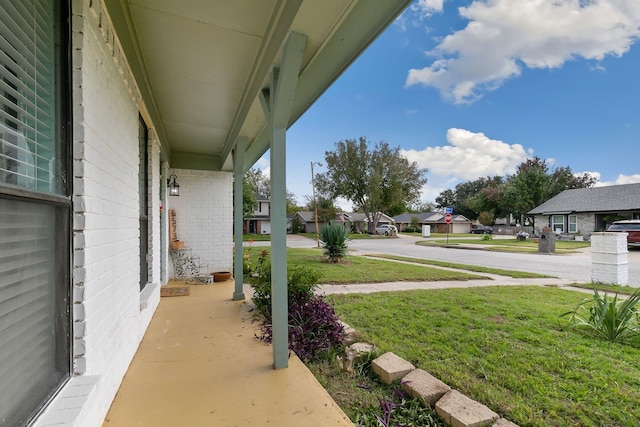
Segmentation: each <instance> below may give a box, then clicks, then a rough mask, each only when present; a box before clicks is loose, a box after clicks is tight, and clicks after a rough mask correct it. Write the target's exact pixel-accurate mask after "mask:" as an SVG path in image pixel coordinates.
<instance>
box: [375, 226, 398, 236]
mask: <svg viewBox="0 0 640 427" xmlns="http://www.w3.org/2000/svg"><path fill="white" fill-rule="evenodd" d="M392 232H393V233H397V232H398V229H397V228H396V226H395V225H391V224H380V225H379V226H377V227H376V234H384V235H385V236H388V235H390V234H391V233H392Z"/></svg>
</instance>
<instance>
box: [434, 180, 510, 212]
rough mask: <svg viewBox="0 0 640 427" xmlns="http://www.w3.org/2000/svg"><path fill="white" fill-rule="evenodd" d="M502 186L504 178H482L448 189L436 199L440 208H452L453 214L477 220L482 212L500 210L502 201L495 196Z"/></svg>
mask: <svg viewBox="0 0 640 427" xmlns="http://www.w3.org/2000/svg"><path fill="white" fill-rule="evenodd" d="M501 185H502V177H499V176H495V177H486V178H484V177H481V178H478V179H476V180H473V181H465V182H461V183H459V184H458V185H456V187H455V190H451V189H447V190H444V191H443V192H441V193H440V195H439V196H438V197H437V198H436V203H437V205H438V207H440V208H444V207H451V208H453V212H454V213H456V214H459V215H464V216H466V217H467V218H469V219H476V218H477V217H478V214H479V213H480V212H481V211H494V212H495V211H497V210H499V206H500V202H501V200H499V199H496V197H495V195H496V193H497V192H498V191H499V188H500V187H501Z"/></svg>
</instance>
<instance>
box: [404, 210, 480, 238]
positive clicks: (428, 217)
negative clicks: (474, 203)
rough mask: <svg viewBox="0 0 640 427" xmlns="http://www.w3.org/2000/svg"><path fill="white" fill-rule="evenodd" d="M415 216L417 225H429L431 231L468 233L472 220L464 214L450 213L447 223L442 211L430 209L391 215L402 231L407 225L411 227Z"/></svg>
mask: <svg viewBox="0 0 640 427" xmlns="http://www.w3.org/2000/svg"><path fill="white" fill-rule="evenodd" d="M415 218H417V222H418V226H419V227H420V229H422V226H423V225H428V226H429V227H430V232H431V233H446V232H447V231H449V233H470V232H471V226H472V221H471V220H470V219H469V218H467V217H466V216H464V215H456V214H452V215H451V222H450V223H449V224H447V222H446V221H445V214H444V212H439V211H432V212H421V213H413V214H410V213H405V214H400V215H396V216H394V217H393V220H394V221H395V224H396V227H398V231H404V230H406V229H407V227H411V226H412V224H413V223H414V222H415V221H416V220H415Z"/></svg>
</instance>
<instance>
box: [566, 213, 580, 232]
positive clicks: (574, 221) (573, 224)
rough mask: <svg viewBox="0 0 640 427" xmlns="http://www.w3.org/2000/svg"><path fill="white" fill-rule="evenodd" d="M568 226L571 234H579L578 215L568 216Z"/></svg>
mask: <svg viewBox="0 0 640 427" xmlns="http://www.w3.org/2000/svg"><path fill="white" fill-rule="evenodd" d="M567 224H568V225H567V230H569V233H572V234H576V233H578V231H579V230H578V215H569V216H567Z"/></svg>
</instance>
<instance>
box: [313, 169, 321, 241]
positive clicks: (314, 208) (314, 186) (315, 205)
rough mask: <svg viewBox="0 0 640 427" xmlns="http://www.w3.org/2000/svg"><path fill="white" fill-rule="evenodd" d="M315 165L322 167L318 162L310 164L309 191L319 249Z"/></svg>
mask: <svg viewBox="0 0 640 427" xmlns="http://www.w3.org/2000/svg"><path fill="white" fill-rule="evenodd" d="M314 164H316V165H318V166H322V163H320V162H311V189H312V190H313V210H314V213H313V216H314V217H315V219H316V242H317V243H318V247H320V234H318V202H317V200H316V184H315V181H314V178H313V165H314Z"/></svg>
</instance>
